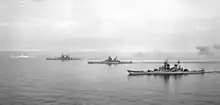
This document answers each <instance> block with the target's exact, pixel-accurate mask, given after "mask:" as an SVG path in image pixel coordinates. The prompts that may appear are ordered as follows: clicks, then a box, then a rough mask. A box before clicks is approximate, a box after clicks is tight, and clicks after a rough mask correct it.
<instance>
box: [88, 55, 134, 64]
mask: <svg viewBox="0 0 220 105" xmlns="http://www.w3.org/2000/svg"><path fill="white" fill-rule="evenodd" d="M130 63H132V61H125V60H123V61H122V60H119V59H118V58H117V57H116V58H114V59H112V58H111V57H110V56H109V57H108V59H106V60H104V61H103V60H88V64H130Z"/></svg>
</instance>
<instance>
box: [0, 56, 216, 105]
mask: <svg viewBox="0 0 220 105" xmlns="http://www.w3.org/2000/svg"><path fill="white" fill-rule="evenodd" d="M155 65H156V64H154V63H151V64H123V65H115V66H109V65H105V64H87V62H86V61H66V62H61V61H47V60H44V59H43V58H35V59H10V58H1V61H0V105H219V104H220V100H219V99H220V98H219V97H220V74H218V73H210V74H204V75H187V76H128V75H127V72H126V70H125V69H126V68H149V69H150V68H154V67H156V66H155ZM183 65H184V67H188V68H204V69H205V70H206V71H210V70H219V71H220V65H219V64H218V63H195V64H183Z"/></svg>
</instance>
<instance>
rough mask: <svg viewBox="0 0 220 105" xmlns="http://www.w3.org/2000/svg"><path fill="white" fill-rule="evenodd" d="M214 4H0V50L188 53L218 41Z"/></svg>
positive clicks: (30, 0)
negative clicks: (197, 47) (196, 47)
mask: <svg viewBox="0 0 220 105" xmlns="http://www.w3.org/2000/svg"><path fill="white" fill-rule="evenodd" d="M219 4H220V1H219V0H0V49H30V48H31V49H42V50H46V49H48V50H51V49H57V50H59V49H60V50H79V49H81V50H116V51H128V52H129V51H155V50H156V51H193V50H195V46H212V45H213V44H216V43H217V44H218V42H219V41H220V35H219V34H220V12H219V11H220V6H219Z"/></svg>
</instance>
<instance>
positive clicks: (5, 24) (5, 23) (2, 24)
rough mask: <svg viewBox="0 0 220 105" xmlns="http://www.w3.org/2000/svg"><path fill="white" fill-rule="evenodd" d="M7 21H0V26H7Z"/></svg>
mask: <svg viewBox="0 0 220 105" xmlns="http://www.w3.org/2000/svg"><path fill="white" fill-rule="evenodd" d="M8 26H9V23H8V22H2V23H0V27H8Z"/></svg>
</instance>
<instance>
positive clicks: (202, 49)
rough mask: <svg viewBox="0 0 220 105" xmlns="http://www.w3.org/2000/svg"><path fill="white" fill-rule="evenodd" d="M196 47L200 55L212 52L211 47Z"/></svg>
mask: <svg viewBox="0 0 220 105" xmlns="http://www.w3.org/2000/svg"><path fill="white" fill-rule="evenodd" d="M196 49H197V50H199V54H200V55H210V54H211V52H210V48H209V47H205V46H201V47H196Z"/></svg>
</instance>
